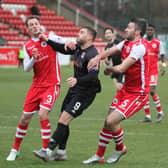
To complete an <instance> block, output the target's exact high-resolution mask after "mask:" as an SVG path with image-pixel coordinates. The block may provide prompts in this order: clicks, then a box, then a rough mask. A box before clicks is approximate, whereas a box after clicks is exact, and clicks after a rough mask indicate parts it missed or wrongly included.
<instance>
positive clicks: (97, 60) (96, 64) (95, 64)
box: [87, 55, 100, 70]
mask: <svg viewBox="0 0 168 168" xmlns="http://www.w3.org/2000/svg"><path fill="white" fill-rule="evenodd" d="M99 63H100V57H99V55H96V57H94V58H92V59H91V60H90V61H89V63H88V66H87V68H88V69H89V70H90V69H91V68H93V67H96V68H97V69H98V67H99Z"/></svg>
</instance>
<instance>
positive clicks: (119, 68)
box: [104, 57, 136, 75]
mask: <svg viewBox="0 0 168 168" xmlns="http://www.w3.org/2000/svg"><path fill="white" fill-rule="evenodd" d="M135 62H136V59H134V58H132V57H127V58H126V59H125V60H124V61H123V62H122V63H121V64H120V65H116V66H111V67H107V68H106V69H105V70H104V74H105V75H109V74H110V73H111V72H115V73H124V72H125V71H126V70H127V69H128V68H129V67H130V66H132V65H133V64H134V63H135Z"/></svg>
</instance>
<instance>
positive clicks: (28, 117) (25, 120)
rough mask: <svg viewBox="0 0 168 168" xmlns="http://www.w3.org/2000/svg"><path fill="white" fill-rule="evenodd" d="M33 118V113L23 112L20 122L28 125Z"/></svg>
mask: <svg viewBox="0 0 168 168" xmlns="http://www.w3.org/2000/svg"><path fill="white" fill-rule="evenodd" d="M31 118H32V115H26V114H23V115H22V117H21V121H20V122H21V124H22V125H27V124H29V122H30V120H31Z"/></svg>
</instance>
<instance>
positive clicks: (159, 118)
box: [150, 85, 164, 122]
mask: <svg viewBox="0 0 168 168" xmlns="http://www.w3.org/2000/svg"><path fill="white" fill-rule="evenodd" d="M150 94H151V96H152V99H153V102H154V105H155V107H156V109H157V112H158V115H157V119H156V122H161V121H162V120H163V117H164V113H163V111H162V106H161V104H160V98H159V95H158V94H157V93H156V85H154V86H151V91H150Z"/></svg>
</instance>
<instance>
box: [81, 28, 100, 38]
mask: <svg viewBox="0 0 168 168" xmlns="http://www.w3.org/2000/svg"><path fill="white" fill-rule="evenodd" d="M82 29H87V31H88V32H89V34H90V35H92V41H94V40H95V38H96V35H97V32H96V30H94V29H93V28H91V27H89V26H84V27H82Z"/></svg>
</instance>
